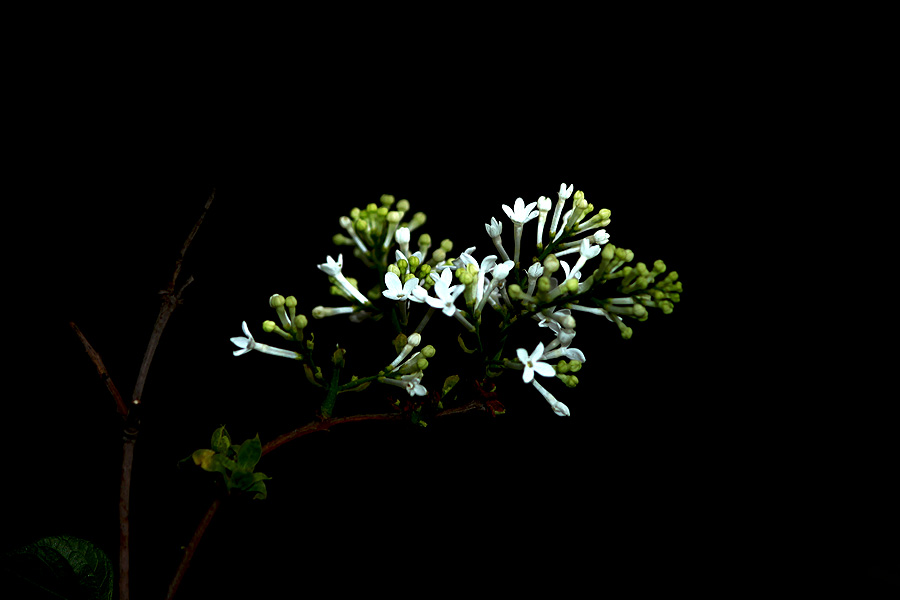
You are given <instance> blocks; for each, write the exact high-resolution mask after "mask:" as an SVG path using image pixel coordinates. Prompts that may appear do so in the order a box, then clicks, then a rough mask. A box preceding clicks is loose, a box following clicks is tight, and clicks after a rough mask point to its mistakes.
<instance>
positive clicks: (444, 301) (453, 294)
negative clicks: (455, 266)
mask: <svg viewBox="0 0 900 600" xmlns="http://www.w3.org/2000/svg"><path fill="white" fill-rule="evenodd" d="M446 272H447V273H449V271H446ZM451 275H452V274H451ZM433 289H434V293H435V295H436V296H437V298H432V297H431V296H427V297H426V298H425V301H426V302H427V303H428V305H429V306H433V307H434V308H440V309H441V310H442V311H443V312H444V314H445V315H447V316H448V317H452V316H454V315H455V314H456V311H457V308H456V306H455V304H454V303H455V302H456V299H457V298H459V296H460V294H462V293H463V291H465V286H463V285H456V286H453V288H452V290H451V288H450V286H449V285H448V284H447V282H446V281H445V280H444V277H443V273H442V274H441V277H437V278H435V280H434V286H433Z"/></svg>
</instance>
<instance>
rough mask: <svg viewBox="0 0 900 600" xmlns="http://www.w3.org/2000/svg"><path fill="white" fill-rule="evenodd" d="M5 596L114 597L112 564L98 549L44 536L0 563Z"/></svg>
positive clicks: (85, 543)
mask: <svg viewBox="0 0 900 600" xmlns="http://www.w3.org/2000/svg"><path fill="white" fill-rule="evenodd" d="M0 567H2V569H0V570H2V572H3V577H2V583H0V586H2V589H3V591H4V593H12V596H8V597H16V598H18V597H23V596H25V597H33V596H34V594H35V593H36V592H37V591H39V590H41V591H43V592H44V593H45V594H46V596H43V597H47V598H53V597H62V598H92V599H97V600H111V599H112V597H113V569H112V564H111V563H110V561H109V559H108V558H107V557H106V554H104V553H103V551H102V550H100V549H99V548H98V547H97V546H95V545H94V544H92V543H91V542H89V541H87V540H83V539H81V538H76V537H71V536H55V537H47V538H43V539H40V540H38V541H37V542H34V543H33V544H29V545H27V546H24V547H22V548H19V549H18V550H15V551H13V552H11V553H9V554H7V555H5V556H4V557H3V558H2V560H0Z"/></svg>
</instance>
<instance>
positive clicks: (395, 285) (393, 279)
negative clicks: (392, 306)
mask: <svg viewBox="0 0 900 600" xmlns="http://www.w3.org/2000/svg"><path fill="white" fill-rule="evenodd" d="M384 285H385V286H386V287H387V289H386V290H382V291H381V294H382V295H383V296H384V297H385V298H389V299H391V300H412V299H413V292H414V291H415V289H416V288H417V287H419V280H418V278H416V277H410V278H409V279H407V280H406V283H400V278H399V277H397V275H396V274H395V273H392V272H391V271H388V272H387V273H385V274H384ZM416 302H420V300H416Z"/></svg>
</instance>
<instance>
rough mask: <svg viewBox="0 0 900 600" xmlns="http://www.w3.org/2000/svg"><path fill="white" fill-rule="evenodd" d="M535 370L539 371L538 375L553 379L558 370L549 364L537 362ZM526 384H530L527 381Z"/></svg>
mask: <svg viewBox="0 0 900 600" xmlns="http://www.w3.org/2000/svg"><path fill="white" fill-rule="evenodd" d="M533 364H534V370H535V371H537V373H538V375H540V376H542V377H553V376H555V375H556V370H555V369H554V368H553V367H551V366H550V365H549V364H548V363H545V362H540V361H538V362H535V363H533ZM525 383H528V382H527V381H526V382H525Z"/></svg>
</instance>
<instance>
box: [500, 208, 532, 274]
mask: <svg viewBox="0 0 900 600" xmlns="http://www.w3.org/2000/svg"><path fill="white" fill-rule="evenodd" d="M535 206H537V202H530V203H529V204H527V205H526V204H525V201H524V200H522V199H521V198H516V201H515V203H514V204H513V208H510V207H509V206H507V205H506V204H504V205H503V212H505V213H506V216H507V217H509V220H510V221H512V222H513V241H514V242H515V250H514V252H513V262H516V263H518V262H519V249H520V247H521V245H522V226H523V225H524V224H525V223H527V222H528V221H530V220H532V219H534V218H535V217H537V216H538V211H536V210H532V209H533V208H534V207H535Z"/></svg>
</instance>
